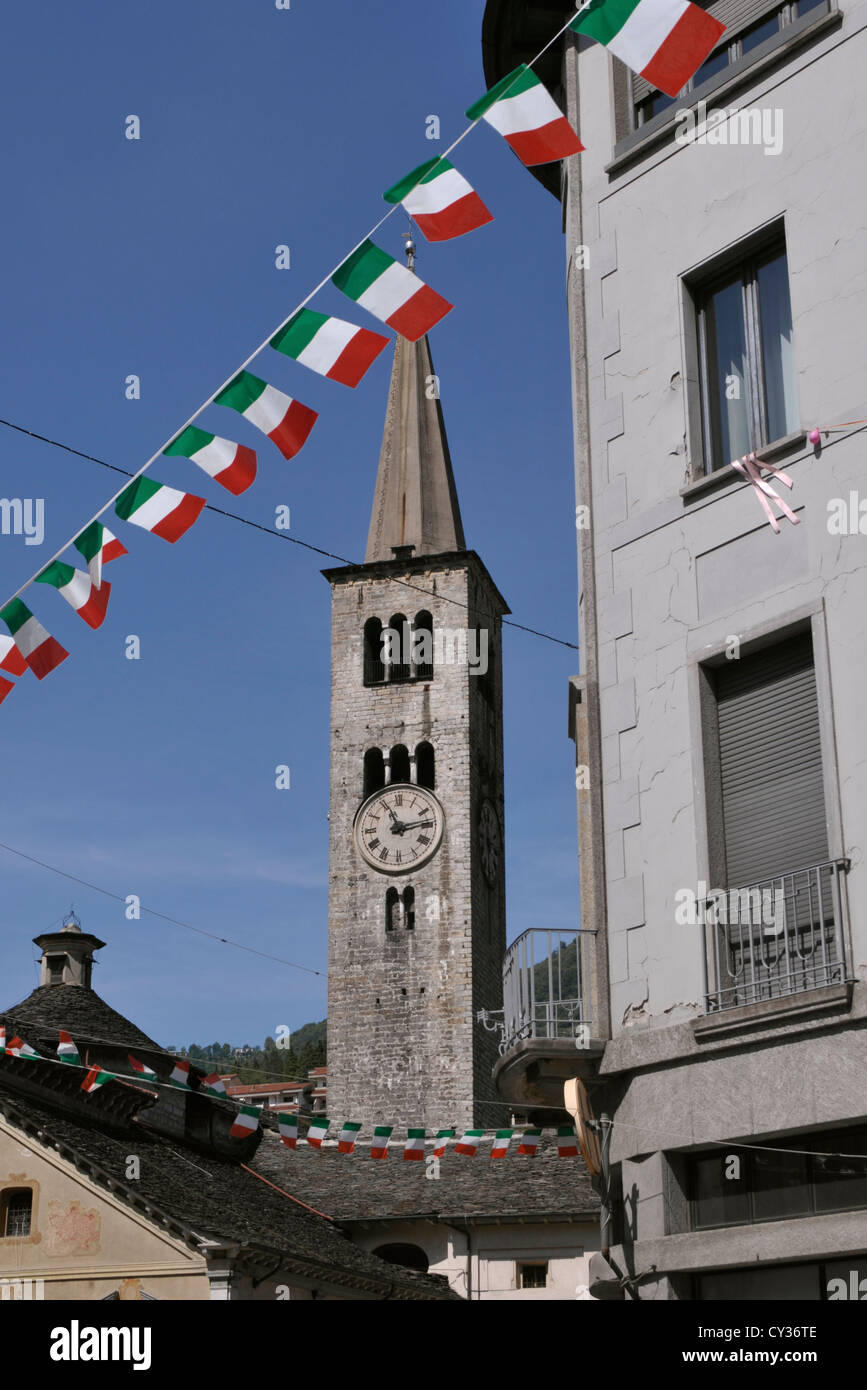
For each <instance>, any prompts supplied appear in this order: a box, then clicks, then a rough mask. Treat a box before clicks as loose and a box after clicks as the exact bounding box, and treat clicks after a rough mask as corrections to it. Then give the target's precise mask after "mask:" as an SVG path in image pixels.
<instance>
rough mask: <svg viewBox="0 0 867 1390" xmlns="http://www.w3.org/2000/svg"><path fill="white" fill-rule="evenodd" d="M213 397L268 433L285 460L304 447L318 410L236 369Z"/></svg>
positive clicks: (251, 374) (250, 374)
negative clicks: (234, 375) (233, 374)
mask: <svg viewBox="0 0 867 1390" xmlns="http://www.w3.org/2000/svg"><path fill="white" fill-rule="evenodd" d="M214 399H215V401H216V402H217V405H225V406H228V407H229V409H230V410H237V412H238V414H239V415H243V417H244V419H245V420H249V421H250V424H251V425H255V426H256V428H257V429H259V430H261V431H262V433H263V434H267V436H268V438H269V439H270V440H272V442H273V443H274V444H276V445H277V448H278V449H279V450H280V453H281V454H282V455H283V457H284V459H291V458H294V457H295V455H296V454H297V453H298V451H299V449H302V448H303V447H304V444H305V442H306V440H307V436H308V434H309V433H310V431H311V430H312V428H313V426H314V425H315V424H316V421H317V420H318V419H319V415H318V413H317V412H316V411H315V410H311V409H310V407H309V406H308V405H302V404H301V402H300V401H294V400H293V399H292V397H291V396H284V394H283V392H282V391H278V390H277V388H276V386H269V385H268V383H267V381H263V380H262V378H261V377H258V376H253V373H252V372H239V373H238V375H237V376H236V377H235V379H234V380H233V381H230V382H229V384H228V386H226V387H225V388H224V389H223V390H222V391H221V392H220V394H219V395H218V396H215V397H214Z"/></svg>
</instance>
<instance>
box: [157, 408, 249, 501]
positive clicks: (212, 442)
mask: <svg viewBox="0 0 867 1390" xmlns="http://www.w3.org/2000/svg"><path fill="white" fill-rule="evenodd" d="M163 453H164V454H168V455H169V457H170V458H184V459H191V460H192V462H193V463H195V464H197V465H198V467H199V468H201V469H202V470H203V471H204V472H205V473H207V475H208V477H209V478H213V480H214V482H215V483H219V484H220V486H221V487H224V488H226V490H227V491H228V492H231V493H232V494H233V495H234V496H235V497H238V496H239V495H240V494H241V493H242V492H246V491H247V488H248V487H249V486H250V484H251V483H253V482H255V480H256V453H255V450H253V449H248V448H247V446H246V445H245V444H234V443H233V442H232V440H231V439H221V438H220V436H219V435H218V434H209V433H208V431H207V430H200V429H199V428H198V426H197V425H187V427H186V429H185V430H182V431H181V433H180V434H179V435H178V437H177V439H174V440H172V442H171V444H170V445H169V447H168V448H167V449H163Z"/></svg>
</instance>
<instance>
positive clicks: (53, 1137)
mask: <svg viewBox="0 0 867 1390" xmlns="http://www.w3.org/2000/svg"><path fill="white" fill-rule="evenodd" d="M59 988H60V987H59V986H54V987H52V990H51V992H52V993H54V992H55V991H57V990H59ZM4 1060H5V1059H4ZM3 1065H4V1062H3V1061H0V1114H3V1115H4V1116H5V1118H6V1119H7V1120H8V1121H9V1122H10V1123H11V1124H13V1125H14V1126H16V1127H17V1128H20V1129H22V1130H24V1131H25V1132H26V1133H27V1134H28V1139H29V1142H36V1143H38V1144H40V1145H42V1146H43V1147H47V1148H55V1149H58V1150H59V1151H60V1152H61V1154H63V1155H64V1156H65V1157H68V1158H70V1159H71V1160H72V1161H74V1162H75V1163H76V1165H77V1166H78V1167H79V1168H81V1169H83V1170H84V1171H85V1172H87V1173H88V1176H90V1177H91V1178H92V1179H93V1180H95V1181H97V1182H98V1183H100V1184H101V1185H106V1184H107V1183H108V1182H109V1181H110V1182H111V1184H112V1189H111V1190H112V1192H113V1194H114V1196H115V1197H117V1198H119V1199H120V1200H121V1201H123V1202H126V1203H128V1204H129V1205H130V1206H135V1207H138V1209H141V1208H142V1205H143V1204H145V1205H147V1206H148V1207H150V1208H151V1213H150V1219H151V1220H154V1219H156V1220H159V1219H160V1218H164V1219H166V1221H167V1224H169V1225H172V1224H174V1225H176V1226H178V1227H181V1228H184V1229H185V1230H186V1232H187V1233H189V1234H190V1235H191V1234H192V1233H195V1236H197V1237H200V1236H205V1237H208V1238H211V1239H214V1240H218V1241H223V1242H227V1243H236V1242H238V1243H247V1244H248V1245H249V1247H252V1249H253V1251H255V1252H258V1251H260V1250H261V1251H262V1252H263V1254H264V1256H266V1257H267V1256H268V1254H269V1253H270V1256H271V1259H270V1261H269V1262H270V1263H271V1264H273V1257H274V1256H276V1255H277V1254H278V1252H279V1253H280V1254H281V1255H282V1256H283V1258H284V1265H283V1268H284V1269H287V1270H288V1271H292V1270H293V1269H294V1270H295V1272H296V1273H303V1274H304V1275H305V1276H307V1277H309V1278H312V1279H321V1280H322V1281H323V1282H324V1281H327V1282H329V1283H330V1284H332V1285H335V1284H336V1285H337V1286H339V1287H343V1288H345V1289H346V1292H347V1296H349V1297H351V1296H352V1290H353V1289H356V1290H364V1291H365V1292H367V1293H368V1294H372V1295H373V1296H374V1297H377V1296H378V1297H381V1298H396V1299H413V1300H414V1299H419V1298H420V1299H431V1298H434V1299H436V1298H451V1297H453V1296H454V1295H452V1294H451V1293H450V1291H449V1289H448V1285H447V1282H446V1281H445V1280H444V1279H442V1278H440V1277H438V1276H434V1275H421V1274H415V1273H413V1272H412V1271H409V1270H405V1269H402V1268H399V1267H398V1266H395V1265H388V1264H386V1263H385V1262H384V1261H382V1260H380V1259H379V1258H378V1257H377V1256H375V1255H371V1254H368V1252H367V1251H365V1250H362V1249H361V1248H360V1246H357V1245H353V1244H352V1243H351V1241H349V1240H348V1239H347V1238H346V1236H344V1235H343V1233H342V1232H341V1231H340V1230H339V1229H338V1227H336V1226H335V1225H334V1224H333V1223H332V1222H331V1221H328V1220H326V1219H324V1217H323V1216H320V1215H318V1214H316V1213H314V1212H313V1211H310V1210H307V1209H306V1208H305V1207H304V1206H301V1205H299V1204H298V1202H295V1201H292V1200H291V1199H290V1198H289V1197H287V1196H284V1195H282V1194H281V1193H279V1192H275V1191H274V1189H273V1188H272V1187H269V1186H268V1184H267V1183H265V1182H262V1181H261V1179H260V1178H258V1177H256V1175H255V1174H254V1173H253V1172H248V1171H247V1170H246V1169H244V1168H243V1167H242V1166H241V1165H240V1164H239V1163H233V1162H231V1161H229V1160H224V1159H220V1158H217V1157H215V1156H211V1155H209V1154H203V1153H201V1152H200V1151H198V1150H197V1151H191V1150H189V1149H188V1150H186V1152H185V1151H184V1145H183V1143H182V1141H180V1140H176V1139H175V1140H172V1141H169V1140H167V1139H165V1138H163V1137H162V1136H161V1135H159V1134H154V1133H152V1132H150V1131H148V1130H146V1129H144V1128H143V1126H142V1125H140V1124H137V1123H136V1121H135V1119H132V1120H129V1121H127V1122H125V1123H124V1122H123V1121H118V1120H115V1121H114V1122H111V1121H108V1120H105V1119H103V1118H102V1117H100V1116H98V1115H97V1114H95V1113H91V1114H88V1113H87V1111H86V1109H85V1106H86V1101H81V1102H79V1106H78V1108H79V1110H80V1114H75V1113H69V1111H68V1110H65V1109H55V1107H54V1105H52V1104H50V1103H48V1102H46V1101H45V1100H44V1099H43V1098H42V1097H40V1098H38V1099H37V1098H34V1097H31V1096H29V1095H24V1094H22V1092H21V1090H20V1088H18V1089H15V1088H13V1087H11V1086H9V1085H7V1084H6V1083H5V1081H4V1078H3V1075H2V1069H3ZM73 1080H75V1081H77V1077H76V1078H73ZM74 1095H75V1090H74V1087H72V1086H70V1096H68V1097H63V1103H64V1104H65V1105H69V1104H70V1102H71V1098H72V1097H74ZM131 1145H134V1146H135V1147H134V1148H131ZM130 1152H135V1153H137V1154H139V1155H140V1156H141V1158H142V1163H141V1177H140V1179H138V1180H136V1181H129V1180H127V1179H126V1176H125V1174H126V1162H127V1155H128V1154H129V1153H130ZM271 1181H272V1182H273V1181H275V1179H272V1180H271ZM278 1185H279V1184H278ZM293 1195H294V1194H293ZM301 1200H302V1201H303V1200H304V1199H303V1198H302V1199H301ZM310 1205H315V1203H311V1204H310Z"/></svg>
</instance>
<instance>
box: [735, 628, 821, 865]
mask: <svg viewBox="0 0 867 1390" xmlns="http://www.w3.org/2000/svg"><path fill="white" fill-rule="evenodd" d="M715 676H716V680H715V685H716V696H717V713H718V729H719V751H720V775H721V780H722V807H723V818H724V839H725V852H726V865H727V883H726V887H728V888H739V887H746V886H747V885H749V884H757V883H760V882H761V881H762V880H764V879H768V878H772V877H775V876H776V875H778V874H783V873H788V872H789V871H790V870H793V869H798V868H805V867H809V866H812V865H815V864H821V863H823V862H824V861H825V860H827V858H828V832H827V825H826V821H825V795H824V788H823V782H822V753H821V747H820V740H819V706H818V700H817V696H816V676H815V670H814V666H813V648H812V641H811V639H810V636H809V634H804V635H803V636H798V637H794V638H790V639H789V640H787V641H785V642H780V643H778V644H777V645H775V646H773V647H768V648H765V649H764V650H762V651H760V652H757V653H756V655H755V656H751V657H746V658H743V659H742V660H739V661H732V662H729V663H727V664H726V666H724V667H719V668H717V670H716V672H715Z"/></svg>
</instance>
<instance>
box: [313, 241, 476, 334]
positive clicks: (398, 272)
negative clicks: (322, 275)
mask: <svg viewBox="0 0 867 1390" xmlns="http://www.w3.org/2000/svg"><path fill="white" fill-rule="evenodd" d="M331 279H332V281H333V283H334V284H335V285H336V286H337V288H338V289H339V290H342V291H343V293H344V294H345V295H347V296H348V298H349V299H353V300H354V301H355V303H356V304H360V305H361V307H362V309H366V310H367V312H368V313H369V314H373V316H374V317H375V318H378V319H381V320H382V321H383V323H387V324H388V326H389V328H393V329H394V331H395V333H399V334H400V335H401V337H402V338H408V339H409V341H410V342H411V343H414V342H416V340H417V339H418V338H421V337H423V336H424V334H425V333H428V332H429V331H430V329H431V328H433V327H434V325H435V324H437V323H439V321H440V319H443V318H445V316H446V314H448V313H449V312H450V311H451V310H452V309H453V308H454V305H452V304H449V302H448V300H447V299H443V297H442V295H439V294H437V293H436V291H435V290H432V289H431V288H430V286H429V285H426V284H425V283H424V281H423V280H420V279H419V278H418V276H417V275H414V274H413V272H412V271H411V270H410V269H409V267H408V266H405V265H399V264H398V262H397V261H396V260H395V259H394V257H393V256H389V255H388V253H387V252H386V251H383V250H381V249H380V247H378V246H375V245H374V243H373V242H372V241H370V240H367V241H363V242H362V243H361V245H360V246H359V248H358V250H357V251H353V253H352V255H351V256H348V257H347V259H346V260H345V261H344V262H343V264H342V265H341V266H340V267H339V269H338V270H336V271H335V272H334V274H333V275H332V277H331Z"/></svg>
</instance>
